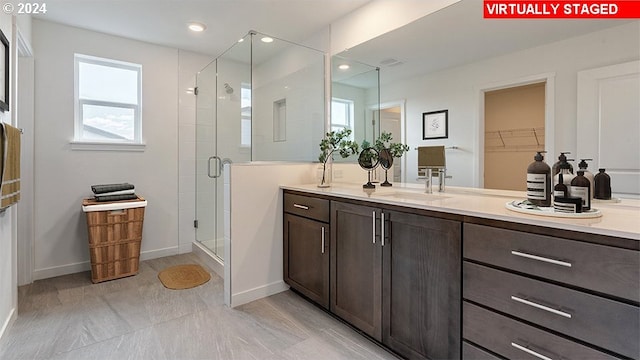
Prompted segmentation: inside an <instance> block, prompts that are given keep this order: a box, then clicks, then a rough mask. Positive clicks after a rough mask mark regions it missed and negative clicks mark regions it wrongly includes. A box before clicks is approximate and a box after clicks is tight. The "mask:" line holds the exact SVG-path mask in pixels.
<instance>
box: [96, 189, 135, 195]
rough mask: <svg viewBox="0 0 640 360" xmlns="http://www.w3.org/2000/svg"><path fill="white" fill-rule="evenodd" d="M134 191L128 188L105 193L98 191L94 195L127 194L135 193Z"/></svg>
mask: <svg viewBox="0 0 640 360" xmlns="http://www.w3.org/2000/svg"><path fill="white" fill-rule="evenodd" d="M135 193H136V190H135V189H130V190H120V191H110V192H106V193H100V194H96V196H111V195H129V194H135Z"/></svg>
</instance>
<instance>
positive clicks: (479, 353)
mask: <svg viewBox="0 0 640 360" xmlns="http://www.w3.org/2000/svg"><path fill="white" fill-rule="evenodd" d="M462 359H464V360H501V359H500V358H499V357H497V356H495V355H493V354H490V353H488V352H486V351H484V350H482V349H480V348H479V347H476V346H473V345H471V344H469V343H468V342H463V343H462Z"/></svg>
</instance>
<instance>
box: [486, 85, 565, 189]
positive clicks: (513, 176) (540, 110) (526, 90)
mask: <svg viewBox="0 0 640 360" xmlns="http://www.w3.org/2000/svg"><path fill="white" fill-rule="evenodd" d="M546 85H547V84H546V82H545V81H542V82H537V83H533V84H527V85H521V86H513V87H507V88H501V89H497V90H491V91H485V92H484V187H485V188H486V189H503V190H518V191H525V190H526V178H527V166H529V164H530V163H531V162H532V161H533V157H534V155H535V154H536V151H543V150H545V112H546V105H545V99H546V95H547V94H546ZM551 159H553V157H551ZM545 161H546V162H547V163H549V161H550V160H549V156H548V155H547V156H545Z"/></svg>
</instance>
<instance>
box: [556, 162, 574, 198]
mask: <svg viewBox="0 0 640 360" xmlns="http://www.w3.org/2000/svg"><path fill="white" fill-rule="evenodd" d="M559 167H560V172H559V173H558V174H556V175H555V176H554V177H553V186H554V187H555V186H556V185H558V180H559V176H558V175H559V174H560V173H562V180H563V181H564V184H565V185H567V187H569V196H572V195H571V188H570V186H571V180H573V178H574V177H575V175H573V173H572V172H571V164H569V162H568V161H567V160H565V161H563V162H562V163H560V166H559Z"/></svg>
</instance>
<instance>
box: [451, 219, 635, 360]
mask: <svg viewBox="0 0 640 360" xmlns="http://www.w3.org/2000/svg"><path fill="white" fill-rule="evenodd" d="M464 234H465V240H464V258H465V261H464V266H463V273H464V277H463V284H464V299H465V302H464V309H463V314H464V316H463V318H464V320H463V329H464V330H463V336H464V338H465V346H466V347H468V348H470V349H473V350H474V351H478V350H479V349H477V348H475V347H476V346H479V347H482V348H483V349H487V350H489V351H491V352H493V353H496V354H499V355H501V356H503V357H506V358H530V357H532V358H535V357H538V358H541V359H547V358H551V359H556V358H564V359H613V358H619V357H623V358H632V359H638V358H639V357H640V346H639V342H638V339H639V338H640V311H639V308H638V305H637V301H638V296H639V294H640V290H639V281H640V275H639V274H640V256H639V253H638V251H637V250H630V249H624V248H620V247H616V246H608V245H599V244H593V243H586V242H581V241H575V240H571V239H567V238H561V237H555V236H546V235H538V234H530V233H525V232H520V231H514V230H507V229H500V228H494V227H488V226H482V225H476V224H465V225H464ZM467 342H469V343H467ZM465 353H467V352H465Z"/></svg>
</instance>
